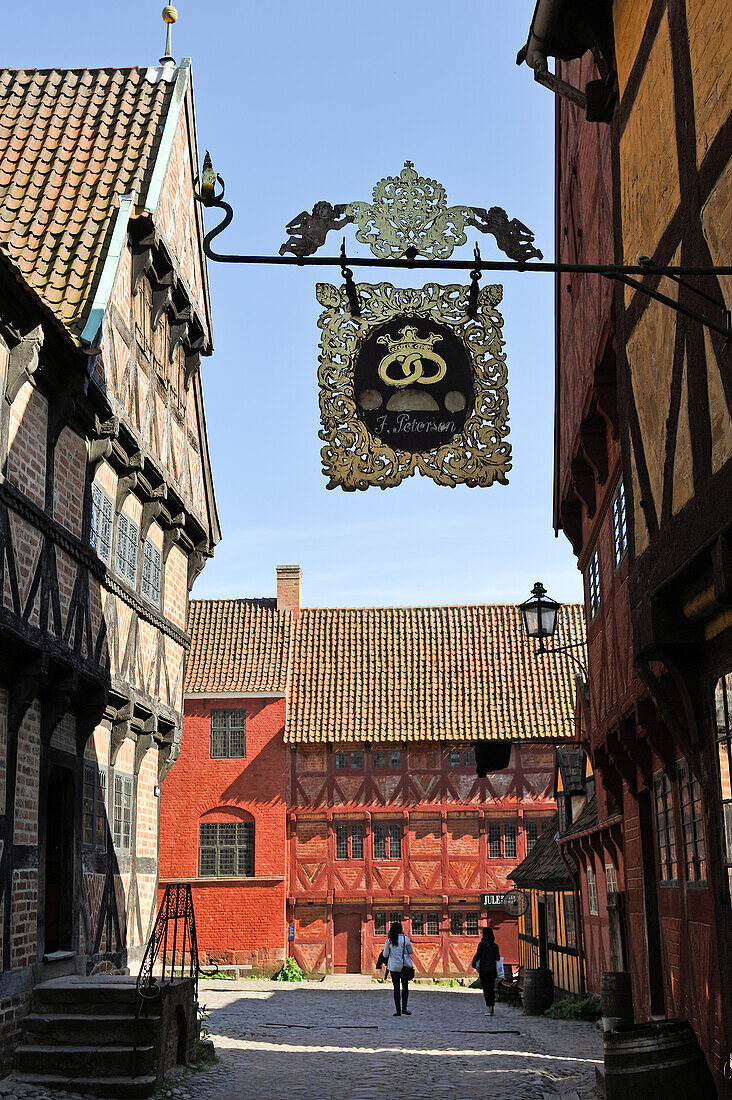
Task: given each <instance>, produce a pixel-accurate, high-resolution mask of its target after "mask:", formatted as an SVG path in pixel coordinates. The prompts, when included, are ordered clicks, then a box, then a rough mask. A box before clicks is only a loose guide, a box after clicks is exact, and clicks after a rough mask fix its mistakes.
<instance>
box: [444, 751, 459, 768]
mask: <svg viewBox="0 0 732 1100" xmlns="http://www.w3.org/2000/svg"><path fill="white" fill-rule="evenodd" d="M460 761H461V754H460V749H453V750H452V752H451V753H450V755H449V756H448V758H447V762H448V764H449V765H450V767H451V768H459V767H460Z"/></svg>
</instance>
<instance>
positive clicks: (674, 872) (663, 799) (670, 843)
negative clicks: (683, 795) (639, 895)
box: [653, 772, 679, 885]
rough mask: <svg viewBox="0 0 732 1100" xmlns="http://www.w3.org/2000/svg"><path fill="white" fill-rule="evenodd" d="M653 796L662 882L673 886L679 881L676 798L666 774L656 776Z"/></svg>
mask: <svg viewBox="0 0 732 1100" xmlns="http://www.w3.org/2000/svg"><path fill="white" fill-rule="evenodd" d="M653 794H654V798H655V802H656V844H657V847H658V863H659V867H660V872H661V882H662V883H666V884H668V885H671V884H672V883H676V882H677V881H678V877H679V870H678V857H677V854H676V822H675V819H674V796H673V789H672V787H671V781H670V779H669V777H668V776H667V774H666V772H659V773H658V774H657V775H656V776H654V779H653Z"/></svg>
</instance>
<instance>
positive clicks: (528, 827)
mask: <svg viewBox="0 0 732 1100" xmlns="http://www.w3.org/2000/svg"><path fill="white" fill-rule="evenodd" d="M524 829H525V832H526V851H527V852H530V851H531V849H532V848H533V847H534V845H535V844H536V842H537V840H538V839H539V837H540V836H541V822H540V821H527V822H526V824H525V826H524Z"/></svg>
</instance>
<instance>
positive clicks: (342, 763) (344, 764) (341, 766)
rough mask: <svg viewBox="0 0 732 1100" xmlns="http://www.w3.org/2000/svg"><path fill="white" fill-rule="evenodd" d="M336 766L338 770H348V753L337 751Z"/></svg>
mask: <svg viewBox="0 0 732 1100" xmlns="http://www.w3.org/2000/svg"><path fill="white" fill-rule="evenodd" d="M335 766H336V771H339V772H344V771H347V770H348V753H347V752H337V753H336V754H335Z"/></svg>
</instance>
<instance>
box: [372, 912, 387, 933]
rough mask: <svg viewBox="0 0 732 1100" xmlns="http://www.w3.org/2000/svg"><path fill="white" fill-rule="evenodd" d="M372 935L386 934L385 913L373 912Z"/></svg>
mask: <svg viewBox="0 0 732 1100" xmlns="http://www.w3.org/2000/svg"><path fill="white" fill-rule="evenodd" d="M374 935H375V936H385V935H386V913H374Z"/></svg>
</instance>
